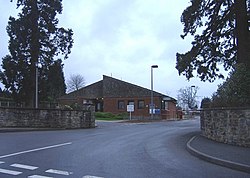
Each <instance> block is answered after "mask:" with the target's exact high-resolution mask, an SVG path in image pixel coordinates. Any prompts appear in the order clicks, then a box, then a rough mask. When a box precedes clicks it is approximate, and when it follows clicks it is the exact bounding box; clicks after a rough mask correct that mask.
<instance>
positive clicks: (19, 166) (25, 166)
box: [10, 164, 38, 170]
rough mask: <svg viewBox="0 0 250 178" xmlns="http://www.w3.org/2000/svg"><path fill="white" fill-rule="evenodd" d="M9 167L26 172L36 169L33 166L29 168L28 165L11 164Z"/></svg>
mask: <svg viewBox="0 0 250 178" xmlns="http://www.w3.org/2000/svg"><path fill="white" fill-rule="evenodd" d="M10 166H11V167H16V168H22V169H28V170H35V169H37V168H38V167H35V166H29V165H24V164H12V165H10Z"/></svg>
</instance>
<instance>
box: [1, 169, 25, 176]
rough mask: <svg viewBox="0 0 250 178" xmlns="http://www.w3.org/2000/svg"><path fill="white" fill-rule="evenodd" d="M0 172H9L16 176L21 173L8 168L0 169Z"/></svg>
mask: <svg viewBox="0 0 250 178" xmlns="http://www.w3.org/2000/svg"><path fill="white" fill-rule="evenodd" d="M0 173H4V174H9V175H13V176H17V175H19V174H22V172H19V171H12V170H8V169H0Z"/></svg>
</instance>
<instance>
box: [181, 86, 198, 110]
mask: <svg viewBox="0 0 250 178" xmlns="http://www.w3.org/2000/svg"><path fill="white" fill-rule="evenodd" d="M198 89H199V87H197V86H190V87H185V88H181V89H180V90H178V93H179V94H178V95H177V99H178V105H179V106H180V107H182V108H183V109H193V108H195V107H197V101H196V99H195V98H196V97H197V96H196V95H197V91H198Z"/></svg>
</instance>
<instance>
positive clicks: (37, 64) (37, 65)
mask: <svg viewBox="0 0 250 178" xmlns="http://www.w3.org/2000/svg"><path fill="white" fill-rule="evenodd" d="M40 67H41V64H40V63H39V62H36V91H35V92H36V96H35V99H36V101H35V108H38V75H39V73H38V69H39V68H40Z"/></svg>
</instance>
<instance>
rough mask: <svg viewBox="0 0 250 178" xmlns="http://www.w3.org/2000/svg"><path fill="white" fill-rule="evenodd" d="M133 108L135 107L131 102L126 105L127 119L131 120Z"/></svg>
mask: <svg viewBox="0 0 250 178" xmlns="http://www.w3.org/2000/svg"><path fill="white" fill-rule="evenodd" d="M134 109H135V107H134V105H132V104H130V105H127V112H129V120H131V119H132V118H131V117H132V114H131V113H132V112H134Z"/></svg>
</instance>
